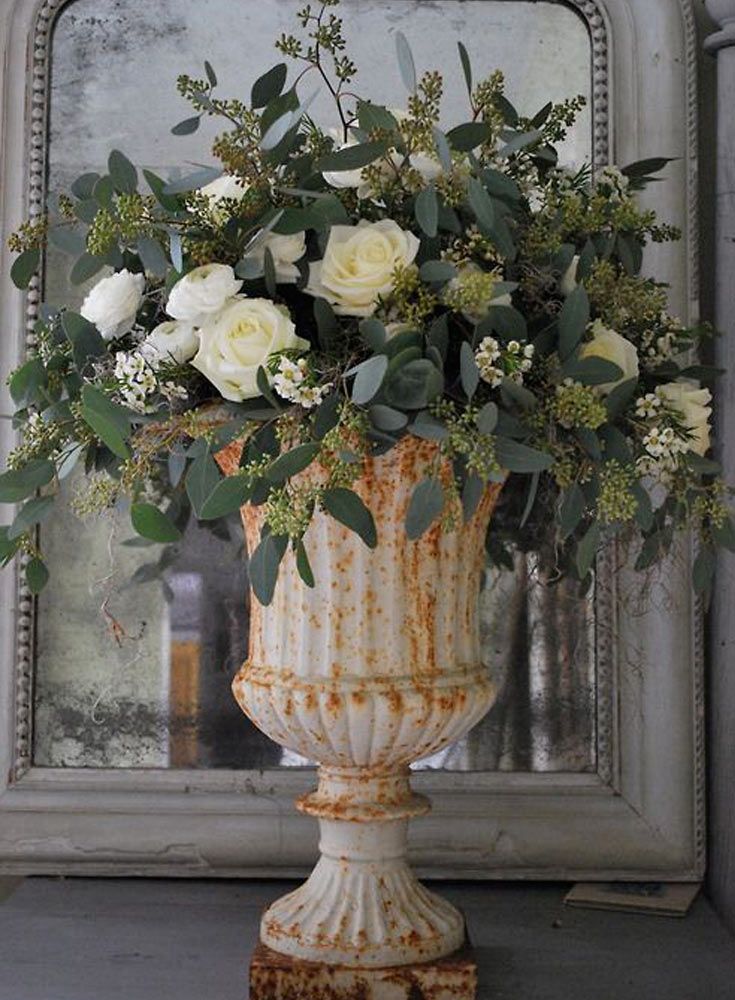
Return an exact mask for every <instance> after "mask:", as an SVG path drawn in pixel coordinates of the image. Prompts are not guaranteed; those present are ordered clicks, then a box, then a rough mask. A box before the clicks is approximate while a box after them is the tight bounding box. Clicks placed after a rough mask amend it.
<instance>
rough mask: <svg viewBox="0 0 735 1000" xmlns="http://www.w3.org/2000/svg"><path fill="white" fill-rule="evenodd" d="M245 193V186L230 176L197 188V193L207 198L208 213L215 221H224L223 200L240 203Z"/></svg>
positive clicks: (246, 189) (218, 178)
mask: <svg viewBox="0 0 735 1000" xmlns="http://www.w3.org/2000/svg"><path fill="white" fill-rule="evenodd" d="M247 191H248V187H247V185H245V184H243V183H242V181H241V180H238V178H237V177H233V176H232V175H231V174H223V175H222V177H217V178H215V180H213V181H210V182H209V184H205V185H204V187H201V188H199V193H200V194H203V195H204V196H205V197H206V198H207V200H208V201H209V208H210V211H211V213H212V215H213V216H214V218H215V219H217V220H224V218H225V212H224V207H223V205H222V202H223V201H225V199H227V201H242V199H243V198H244V197H245V195H246V194H247Z"/></svg>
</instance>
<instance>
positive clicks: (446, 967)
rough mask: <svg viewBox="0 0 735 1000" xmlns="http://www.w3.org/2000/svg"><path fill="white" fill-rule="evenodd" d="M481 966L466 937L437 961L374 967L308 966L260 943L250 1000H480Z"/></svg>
mask: <svg viewBox="0 0 735 1000" xmlns="http://www.w3.org/2000/svg"><path fill="white" fill-rule="evenodd" d="M476 996H477V964H476V962H475V958H474V952H473V949H472V946H471V945H470V943H469V941H468V940H467V938H465V942H464V944H463V945H462V947H460V948H459V949H458V950H457V951H455V952H453V953H452V954H451V955H447V956H446V957H445V958H439V959H436V960H435V961H433V962H416V963H413V964H410V965H401V966H389V967H385V968H375V969H358V968H353V967H350V966H345V965H338V964H336V965H328V964H325V963H323V962H308V961H305V960H304V959H299V958H292V957H291V956H290V955H283V954H281V953H280V952H277V951H273V950H272V949H271V948H268V947H267V946H266V945H264V944H263V943H262V942H258V944H257V945H256V946H255V951H254V952H253V957H252V959H251V962H250V1000H475V998H476Z"/></svg>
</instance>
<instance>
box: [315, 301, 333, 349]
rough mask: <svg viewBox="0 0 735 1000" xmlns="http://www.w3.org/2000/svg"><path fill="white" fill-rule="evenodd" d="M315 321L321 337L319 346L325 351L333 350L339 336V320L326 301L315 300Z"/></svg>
mask: <svg viewBox="0 0 735 1000" xmlns="http://www.w3.org/2000/svg"><path fill="white" fill-rule="evenodd" d="M314 319H315V320H316V328H317V333H318V335H319V345H320V346H321V348H322V350H324V351H329V350H331V348H332V347H333V346H334V344H335V343H336V341H337V337H338V335H339V320H338V319H337V317H336V316H335V314H334V309H333V308H332V306H331V305H330V304H329V302H327V300H326V299H319V298H317V299H314Z"/></svg>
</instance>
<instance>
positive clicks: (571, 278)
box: [559, 253, 579, 298]
mask: <svg viewBox="0 0 735 1000" xmlns="http://www.w3.org/2000/svg"><path fill="white" fill-rule="evenodd" d="M578 267H579V254H578V253H575V255H574V256H573V257H572V262H571V264H570V265H569V267H568V268H567V269H566V271H565V272H564V274H563V275H562V276H561V281H560V282H559V291H560V292H561V294H562V295H563V296H564V298H567V296H569V295H571V294H572V292H573V291H574V289H575V288H576V287H577V268H578Z"/></svg>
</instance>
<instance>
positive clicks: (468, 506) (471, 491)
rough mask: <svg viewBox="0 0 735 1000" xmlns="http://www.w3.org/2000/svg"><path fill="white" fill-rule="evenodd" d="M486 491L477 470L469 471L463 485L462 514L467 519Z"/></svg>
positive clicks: (470, 516)
mask: <svg viewBox="0 0 735 1000" xmlns="http://www.w3.org/2000/svg"><path fill="white" fill-rule="evenodd" d="M484 492H485V484H484V483H483V481H482V479H481V478H480V477H479V476H478V474H477V473H476V472H468V473H467V478H466V479H465V481H464V484H463V485H462V516H463V518H464V520H465V521H469V520H470V519H471V518H472V516H473V514H474V513H475V511H476V510H477V508H478V506H479V504H480V500H482V494H483V493H484Z"/></svg>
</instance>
